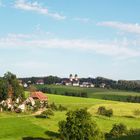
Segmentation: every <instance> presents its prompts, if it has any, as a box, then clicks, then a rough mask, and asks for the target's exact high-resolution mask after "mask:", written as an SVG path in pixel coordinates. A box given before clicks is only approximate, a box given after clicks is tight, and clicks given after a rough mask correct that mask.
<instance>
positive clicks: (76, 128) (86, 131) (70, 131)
mask: <svg viewBox="0 0 140 140" xmlns="http://www.w3.org/2000/svg"><path fill="white" fill-rule="evenodd" d="M66 115H67V118H66V121H60V122H59V132H60V136H61V139H62V140H104V136H103V134H102V133H101V132H100V130H99V129H98V127H97V124H96V123H95V122H93V121H92V119H91V115H90V114H89V113H88V112H87V110H86V109H77V110H75V111H69V112H68V113H67V114H66Z"/></svg>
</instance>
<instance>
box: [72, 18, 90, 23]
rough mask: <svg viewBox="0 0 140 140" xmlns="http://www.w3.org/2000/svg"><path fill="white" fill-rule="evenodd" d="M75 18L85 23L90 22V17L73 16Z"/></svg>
mask: <svg viewBox="0 0 140 140" xmlns="http://www.w3.org/2000/svg"><path fill="white" fill-rule="evenodd" d="M73 20H75V21H79V22H83V23H88V22H89V21H90V19H89V18H79V17H77V18H73Z"/></svg>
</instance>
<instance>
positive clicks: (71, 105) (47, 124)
mask: <svg viewBox="0 0 140 140" xmlns="http://www.w3.org/2000/svg"><path fill="white" fill-rule="evenodd" d="M48 96H49V101H50V102H55V103H57V104H63V105H66V106H67V107H68V109H76V108H79V107H88V109H89V111H90V112H91V113H92V114H93V120H95V121H96V122H97V124H98V125H99V127H100V129H101V130H102V131H104V132H107V131H109V130H110V129H111V127H112V125H113V124H114V123H120V122H123V123H125V124H126V125H127V126H128V128H132V127H133V128H140V118H138V117H137V118H129V117H130V116H133V113H132V112H133V110H135V109H136V108H140V104H132V103H120V102H115V101H107V100H100V99H91V98H78V97H67V96H61V95H48ZM99 105H105V106H107V107H108V108H109V107H111V108H113V109H114V113H115V116H114V117H111V118H107V117H103V116H98V115H97V114H96V113H95V112H96V111H97V107H98V106H99ZM118 108H120V109H122V111H118ZM129 109H131V111H126V112H125V110H129ZM121 112H123V113H124V114H122V115H123V116H126V117H122V115H121ZM131 113H132V114H131ZM65 114H66V112H55V115H54V116H53V117H51V119H38V118H35V117H33V116H26V117H23V115H19V114H12V115H11V113H10V114H8V113H1V114H0V140H22V138H23V137H36V138H37V137H41V138H49V137H52V135H53V136H55V135H56V133H57V132H58V122H59V121H60V120H63V119H65ZM133 117H135V116H133Z"/></svg>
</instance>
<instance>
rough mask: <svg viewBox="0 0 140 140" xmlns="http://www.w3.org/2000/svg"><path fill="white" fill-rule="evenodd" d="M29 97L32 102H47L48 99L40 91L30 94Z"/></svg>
mask: <svg viewBox="0 0 140 140" xmlns="http://www.w3.org/2000/svg"><path fill="white" fill-rule="evenodd" d="M31 97H32V98H33V99H34V100H40V101H47V100H48V97H47V96H46V95H45V94H44V93H43V92H41V91H36V92H32V93H31Z"/></svg>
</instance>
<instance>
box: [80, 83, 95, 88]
mask: <svg viewBox="0 0 140 140" xmlns="http://www.w3.org/2000/svg"><path fill="white" fill-rule="evenodd" d="M80 87H87V88H92V87H95V85H94V84H92V83H89V82H83V83H82V84H81V85H80Z"/></svg>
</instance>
